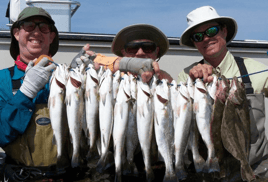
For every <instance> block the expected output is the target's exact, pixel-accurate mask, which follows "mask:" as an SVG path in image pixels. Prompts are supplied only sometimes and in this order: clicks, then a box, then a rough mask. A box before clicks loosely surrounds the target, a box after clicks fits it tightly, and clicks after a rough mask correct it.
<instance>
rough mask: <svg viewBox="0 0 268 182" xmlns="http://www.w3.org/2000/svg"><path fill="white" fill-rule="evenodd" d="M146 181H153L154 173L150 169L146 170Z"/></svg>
mask: <svg viewBox="0 0 268 182" xmlns="http://www.w3.org/2000/svg"><path fill="white" fill-rule="evenodd" d="M146 179H147V181H150V182H152V181H153V179H154V172H153V170H152V168H150V169H148V170H147V171H146Z"/></svg>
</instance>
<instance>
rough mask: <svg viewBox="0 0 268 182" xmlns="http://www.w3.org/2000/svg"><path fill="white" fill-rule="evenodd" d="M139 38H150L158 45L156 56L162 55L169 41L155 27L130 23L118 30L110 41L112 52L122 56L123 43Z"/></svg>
mask: <svg viewBox="0 0 268 182" xmlns="http://www.w3.org/2000/svg"><path fill="white" fill-rule="evenodd" d="M139 39H147V40H151V41H153V42H154V43H156V45H157V46H158V47H159V53H158V55H157V58H160V57H162V56H163V55H164V54H165V53H166V52H167V50H168V48H169V42H168V39H167V37H166V35H165V34H164V33H163V32H162V31H161V30H159V29H158V28H156V27H155V26H152V25H148V24H135V25H130V26H127V27H125V28H123V29H122V30H120V31H119V32H118V33H117V34H116V36H115V38H114V39H113V42H112V48H111V49H112V52H113V53H114V54H115V55H117V56H120V57H123V54H122V53H121V50H122V49H124V46H125V44H127V43H129V42H131V41H133V40H139Z"/></svg>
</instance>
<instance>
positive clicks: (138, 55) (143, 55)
mask: <svg viewBox="0 0 268 182" xmlns="http://www.w3.org/2000/svg"><path fill="white" fill-rule="evenodd" d="M132 42H152V41H150V40H146V39H140V40H134V41H132ZM158 52H159V47H156V49H155V51H153V52H151V53H145V52H144V51H143V49H142V48H141V47H140V48H139V49H138V51H137V52H136V53H127V52H126V51H125V49H122V50H121V53H122V54H123V56H124V57H135V58H151V59H153V60H156V59H157V55H158Z"/></svg>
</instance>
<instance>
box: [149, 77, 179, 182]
mask: <svg viewBox="0 0 268 182" xmlns="http://www.w3.org/2000/svg"><path fill="white" fill-rule="evenodd" d="M153 98H154V129H155V137H156V143H157V146H158V150H159V153H160V154H161V156H162V157H163V159H164V162H165V176H164V179H163V181H170V182H171V181H174V182H175V181H177V178H176V174H175V170H174V167H173V141H174V140H173V138H174V131H173V130H174V129H173V118H172V108H171V103H170V90H169V87H168V84H167V80H166V79H162V80H161V82H160V83H159V84H158V85H157V86H156V88H155V92H154V97H153Z"/></svg>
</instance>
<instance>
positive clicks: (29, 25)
mask: <svg viewBox="0 0 268 182" xmlns="http://www.w3.org/2000/svg"><path fill="white" fill-rule="evenodd" d="M19 26H21V27H22V28H23V29H24V30H25V31H26V32H31V31H33V30H34V29H35V28H36V26H38V28H39V30H40V31H41V32H42V33H45V34H47V33H49V32H51V28H52V25H51V24H48V23H44V22H39V23H37V22H32V21H20V23H19Z"/></svg>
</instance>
